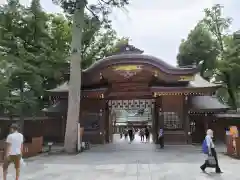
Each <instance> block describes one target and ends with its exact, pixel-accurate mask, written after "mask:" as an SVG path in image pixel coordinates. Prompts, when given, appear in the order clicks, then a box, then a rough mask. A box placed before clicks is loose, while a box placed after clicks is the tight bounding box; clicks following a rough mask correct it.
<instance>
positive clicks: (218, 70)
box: [177, 4, 240, 109]
mask: <svg viewBox="0 0 240 180" xmlns="http://www.w3.org/2000/svg"><path fill="white" fill-rule="evenodd" d="M204 12H205V17H204V18H203V19H202V20H201V21H200V22H199V24H198V25H197V26H196V27H195V29H194V30H193V31H191V32H190V33H189V36H188V38H187V40H185V41H183V42H182V43H181V45H180V47H179V54H178V56H177V59H178V64H179V65H181V66H186V65H192V64H194V63H196V64H198V63H199V62H200V61H202V62H203V63H202V69H201V75H202V76H203V77H205V78H206V72H209V70H210V71H211V73H207V77H208V78H207V79H210V78H213V79H215V81H217V82H221V83H222V84H223V88H222V89H220V90H219V91H218V95H219V96H220V99H221V100H223V101H226V102H228V104H229V105H231V106H232V107H233V108H234V109H236V108H237V106H238V105H240V104H239V103H237V98H238V96H239V90H238V89H239V85H240V80H239V78H238V75H239V73H240V59H239V58H240V54H239V53H240V40H239V33H236V34H229V33H228V30H229V29H228V28H229V26H230V25H231V22H232V19H231V18H229V17H224V16H223V6H221V5H220V4H216V5H214V6H213V7H212V8H207V9H205V10H204ZM209 75H210V76H209Z"/></svg>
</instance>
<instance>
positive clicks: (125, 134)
mask: <svg viewBox="0 0 240 180" xmlns="http://www.w3.org/2000/svg"><path fill="white" fill-rule="evenodd" d="M124 137H125V140H127V137H128V131H127V129H125V130H124Z"/></svg>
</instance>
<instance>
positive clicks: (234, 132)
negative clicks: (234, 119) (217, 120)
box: [230, 126, 238, 137]
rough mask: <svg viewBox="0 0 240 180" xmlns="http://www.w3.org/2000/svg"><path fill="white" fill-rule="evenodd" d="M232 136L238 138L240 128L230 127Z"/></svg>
mask: <svg viewBox="0 0 240 180" xmlns="http://www.w3.org/2000/svg"><path fill="white" fill-rule="evenodd" d="M230 135H231V136H233V137H238V128H237V126H231V127H230Z"/></svg>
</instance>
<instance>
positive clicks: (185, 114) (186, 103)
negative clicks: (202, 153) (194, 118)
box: [183, 95, 192, 144]
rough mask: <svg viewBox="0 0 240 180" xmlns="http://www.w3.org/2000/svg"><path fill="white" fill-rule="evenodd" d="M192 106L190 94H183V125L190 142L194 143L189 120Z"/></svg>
mask: <svg viewBox="0 0 240 180" xmlns="http://www.w3.org/2000/svg"><path fill="white" fill-rule="evenodd" d="M189 107H190V97H189V96H188V95H184V96H183V127H184V131H185V136H186V140H187V143H188V144H191V143H192V137H191V135H190V122H189V115H188V111H189Z"/></svg>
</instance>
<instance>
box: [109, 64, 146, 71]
mask: <svg viewBox="0 0 240 180" xmlns="http://www.w3.org/2000/svg"><path fill="white" fill-rule="evenodd" d="M113 69H114V70H115V71H136V70H141V69H142V66H141V65H122V66H114V67H113Z"/></svg>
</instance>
